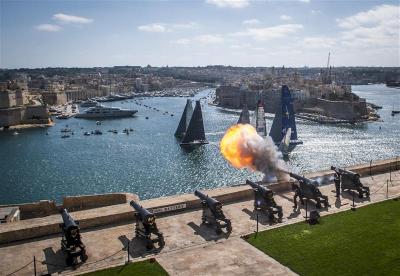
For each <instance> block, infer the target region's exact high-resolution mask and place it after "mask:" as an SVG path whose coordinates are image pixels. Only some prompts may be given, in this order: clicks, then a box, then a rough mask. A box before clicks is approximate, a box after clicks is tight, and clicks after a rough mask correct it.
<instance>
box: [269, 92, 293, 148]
mask: <svg viewBox="0 0 400 276" xmlns="http://www.w3.org/2000/svg"><path fill="white" fill-rule="evenodd" d="M289 128H291V130H292V132H291V137H290V140H291V141H296V140H297V129H296V121H295V115H294V109H293V99H292V97H291V94H290V91H289V88H288V87H287V86H286V85H283V86H282V90H281V97H280V100H279V103H278V106H277V109H276V113H275V117H274V121H273V122H272V126H271V131H270V133H269V135H270V136H271V138H272V140H274V142H275V143H280V142H281V141H282V139H283V136H284V135H285V133H286V130H287V129H289Z"/></svg>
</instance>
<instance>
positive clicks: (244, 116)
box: [237, 105, 250, 124]
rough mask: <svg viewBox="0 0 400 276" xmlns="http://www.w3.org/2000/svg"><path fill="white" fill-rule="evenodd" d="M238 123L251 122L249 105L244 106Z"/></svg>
mask: <svg viewBox="0 0 400 276" xmlns="http://www.w3.org/2000/svg"><path fill="white" fill-rule="evenodd" d="M237 123H238V124H250V114H249V110H248V109H247V105H245V106H243V110H242V112H241V113H240V117H239V120H238V122H237Z"/></svg>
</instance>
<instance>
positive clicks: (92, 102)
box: [81, 100, 98, 107]
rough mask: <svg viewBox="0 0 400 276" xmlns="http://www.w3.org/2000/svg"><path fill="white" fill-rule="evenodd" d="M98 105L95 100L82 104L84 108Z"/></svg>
mask: <svg viewBox="0 0 400 276" xmlns="http://www.w3.org/2000/svg"><path fill="white" fill-rule="evenodd" d="M97 104H98V102H96V101H94V100H87V101H84V102H82V103H81V106H82V107H91V106H96V105H97Z"/></svg>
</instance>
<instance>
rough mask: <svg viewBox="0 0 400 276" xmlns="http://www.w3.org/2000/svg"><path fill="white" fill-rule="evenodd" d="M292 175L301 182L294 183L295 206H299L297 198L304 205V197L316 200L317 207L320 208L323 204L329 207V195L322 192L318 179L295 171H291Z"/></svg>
mask: <svg viewBox="0 0 400 276" xmlns="http://www.w3.org/2000/svg"><path fill="white" fill-rule="evenodd" d="M290 177H293V178H294V179H296V180H297V181H298V182H299V184H295V183H293V184H292V190H293V191H294V197H293V201H294V206H293V208H295V209H296V208H297V198H299V199H300V203H301V204H302V205H303V204H304V199H307V200H311V199H312V200H314V201H315V202H316V207H317V208H318V209H320V208H322V204H323V205H324V207H325V208H328V207H329V202H328V197H327V196H325V195H323V194H322V193H321V191H320V190H319V189H318V187H317V186H318V183H317V182H316V181H313V180H311V179H309V178H306V177H303V176H300V175H297V174H294V173H290Z"/></svg>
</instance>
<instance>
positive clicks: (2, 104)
mask: <svg viewBox="0 0 400 276" xmlns="http://www.w3.org/2000/svg"><path fill="white" fill-rule="evenodd" d="M16 105H17V100H16V95H15V91H10V90H5V91H0V108H9V107H14V106H16Z"/></svg>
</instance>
